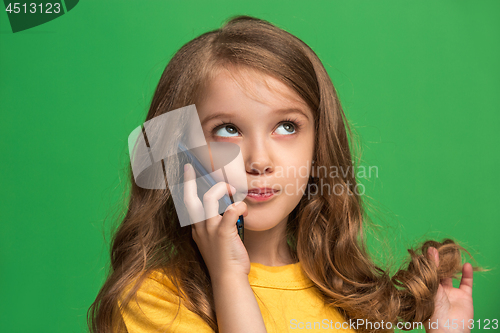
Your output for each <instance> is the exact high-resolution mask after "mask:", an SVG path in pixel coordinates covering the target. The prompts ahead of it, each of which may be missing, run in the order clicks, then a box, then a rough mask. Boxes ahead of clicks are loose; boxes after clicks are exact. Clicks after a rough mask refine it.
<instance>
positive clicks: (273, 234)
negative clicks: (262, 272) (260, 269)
mask: <svg viewBox="0 0 500 333" xmlns="http://www.w3.org/2000/svg"><path fill="white" fill-rule="evenodd" d="M287 220H288V217H287V218H286V219H284V220H283V221H281V222H280V223H279V224H278V225H276V226H275V227H274V228H272V229H269V230H263V231H254V230H247V229H245V241H244V243H245V247H246V249H247V252H248V257H249V258H250V262H256V263H259V264H262V265H266V266H284V265H289V264H293V263H295V262H296V261H294V260H293V259H292V256H291V255H290V250H289V248H288V245H287V243H286V232H285V231H286V223H287Z"/></svg>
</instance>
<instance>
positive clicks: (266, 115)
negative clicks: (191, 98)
mask: <svg viewBox="0 0 500 333" xmlns="http://www.w3.org/2000/svg"><path fill="white" fill-rule="evenodd" d="M203 96H204V98H203V99H202V100H201V101H200V102H198V103H196V108H197V111H198V114H199V117H200V121H201V125H202V128H203V132H204V134H205V138H206V140H207V142H214V141H216V142H232V143H235V144H237V145H238V146H239V147H240V149H241V153H242V155H243V159H244V162H245V169H246V178H247V185H248V190H249V192H252V190H256V189H259V188H268V189H274V190H275V191H274V195H272V196H271V197H270V198H269V199H267V200H262V198H260V199H259V198H258V197H257V198H256V197H255V196H252V195H251V194H249V195H248V196H246V197H245V199H244V201H245V203H246V204H247V205H248V216H247V217H245V229H249V230H254V231H263V230H269V229H271V228H274V227H275V226H277V225H278V224H279V223H280V222H282V223H286V221H287V217H288V214H290V213H291V212H292V210H293V209H294V208H295V207H296V206H297V204H298V203H299V201H300V199H301V198H302V196H303V194H304V191H306V186H307V181H308V178H309V175H310V170H311V160H312V156H313V149H314V120H313V114H312V112H311V110H310V109H309V107H308V106H307V104H306V103H305V102H304V101H303V100H302V99H301V98H300V97H299V96H298V95H297V94H296V93H295V92H294V91H293V90H292V89H291V88H289V87H288V86H286V85H285V84H283V83H282V82H281V81H279V80H277V79H275V78H273V77H271V76H268V75H265V74H262V73H258V72H256V71H252V70H249V69H239V70H238V71H231V72H228V71H221V72H220V73H219V74H218V75H217V76H216V78H215V79H214V80H213V81H212V82H210V85H209V86H208V88H207V90H206V91H204V95H203Z"/></svg>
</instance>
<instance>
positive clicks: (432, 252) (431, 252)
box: [427, 246, 439, 267]
mask: <svg viewBox="0 0 500 333" xmlns="http://www.w3.org/2000/svg"><path fill="white" fill-rule="evenodd" d="M427 253H428V257H429V258H431V260H432V261H434V263H435V264H436V267H439V253H438V250H437V249H436V248H435V247H432V246H431V247H429V248H428V249H427Z"/></svg>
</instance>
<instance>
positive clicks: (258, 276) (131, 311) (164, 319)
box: [122, 262, 355, 333]
mask: <svg viewBox="0 0 500 333" xmlns="http://www.w3.org/2000/svg"><path fill="white" fill-rule="evenodd" d="M248 281H249V282H250V286H251V288H252V289H253V291H254V293H255V294H256V295H257V296H258V297H256V299H257V302H258V304H259V308H260V311H261V313H262V317H263V319H264V323H265V325H266V328H267V332H268V333H274V332H276V333H278V332H297V331H304V332H324V331H328V332H355V331H354V330H353V329H350V328H349V326H348V323H349V322H347V321H345V320H344V318H343V317H342V316H341V315H340V314H339V312H337V311H336V310H335V309H334V308H331V307H327V306H325V305H324V302H323V300H322V299H321V296H320V295H319V293H318V292H317V290H316V288H315V287H314V284H313V282H312V281H311V280H310V279H309V278H308V277H307V276H305V274H304V273H303V272H302V269H301V267H300V262H298V263H295V264H290V265H285V266H265V265H262V264H259V263H251V264H250V274H249V275H248ZM175 290H176V289H175V287H174V286H173V285H172V283H171V282H170V280H169V279H168V278H167V277H166V276H165V275H163V274H162V273H160V272H157V271H155V272H153V273H152V274H151V275H150V276H149V277H148V278H147V279H146V280H145V281H144V283H143V284H142V285H141V287H140V289H139V291H138V293H137V302H136V301H134V300H132V301H131V302H130V303H129V304H128V305H127V307H126V308H125V309H123V311H122V317H123V321H124V323H125V325H126V327H127V330H128V332H129V333H151V332H165V331H166V329H165V328H166V327H167V325H168V324H169V323H170V321H171V320H172V319H173V318H174V316H175V315H176V313H177V308H178V303H179V297H178V294H177V292H176V291H175ZM242 315H243V316H244V314H242ZM351 327H352V326H351ZM168 332H177V333H188V332H199V333H205V332H206V333H209V332H213V330H212V329H210V327H209V326H208V324H206V323H205V321H203V320H202V319H201V318H200V317H199V316H198V315H197V314H195V313H193V312H191V311H189V310H188V309H187V308H186V307H185V306H184V305H183V303H182V301H181V307H180V310H179V313H178V315H177V318H176V319H175V321H174V322H173V324H172V326H170V328H169V329H168Z"/></svg>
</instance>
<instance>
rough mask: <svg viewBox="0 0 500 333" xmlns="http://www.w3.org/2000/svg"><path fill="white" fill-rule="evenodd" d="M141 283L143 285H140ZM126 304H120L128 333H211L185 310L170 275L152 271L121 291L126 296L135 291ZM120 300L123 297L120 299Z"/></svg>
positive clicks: (202, 323)
mask: <svg viewBox="0 0 500 333" xmlns="http://www.w3.org/2000/svg"><path fill="white" fill-rule="evenodd" d="M141 279H142V282H141ZM137 283H139V286H138V289H137V291H136V292H135V293H134V295H133V297H132V298H131V300H130V301H129V302H127V303H126V304H123V305H124V306H122V304H121V302H120V309H121V314H122V318H123V321H124V323H125V326H126V327H127V329H128V331H129V332H140V333H143V332H144V333H146V332H157V331H166V330H167V328H168V331H169V332H210V333H212V332H213V330H211V329H210V327H209V326H208V325H207V323H205V322H204V321H203V320H202V319H201V318H200V317H199V316H198V315H196V314H195V313H193V312H191V311H190V310H188V309H187V307H186V306H185V304H184V302H183V298H182V296H181V295H180V293H179V291H178V288H177V287H176V286H175V284H174V283H173V279H172V275H169V274H167V273H166V272H165V270H162V269H159V270H153V271H151V272H148V273H145V276H141V277H138V278H137V279H135V280H134V281H132V282H131V283H130V284H129V285H128V286H127V288H126V290H124V293H123V294H122V295H123V296H126V294H127V293H129V292H130V291H131V290H132V288H134V287H135V288H137ZM121 300H123V297H122V298H121Z"/></svg>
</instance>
